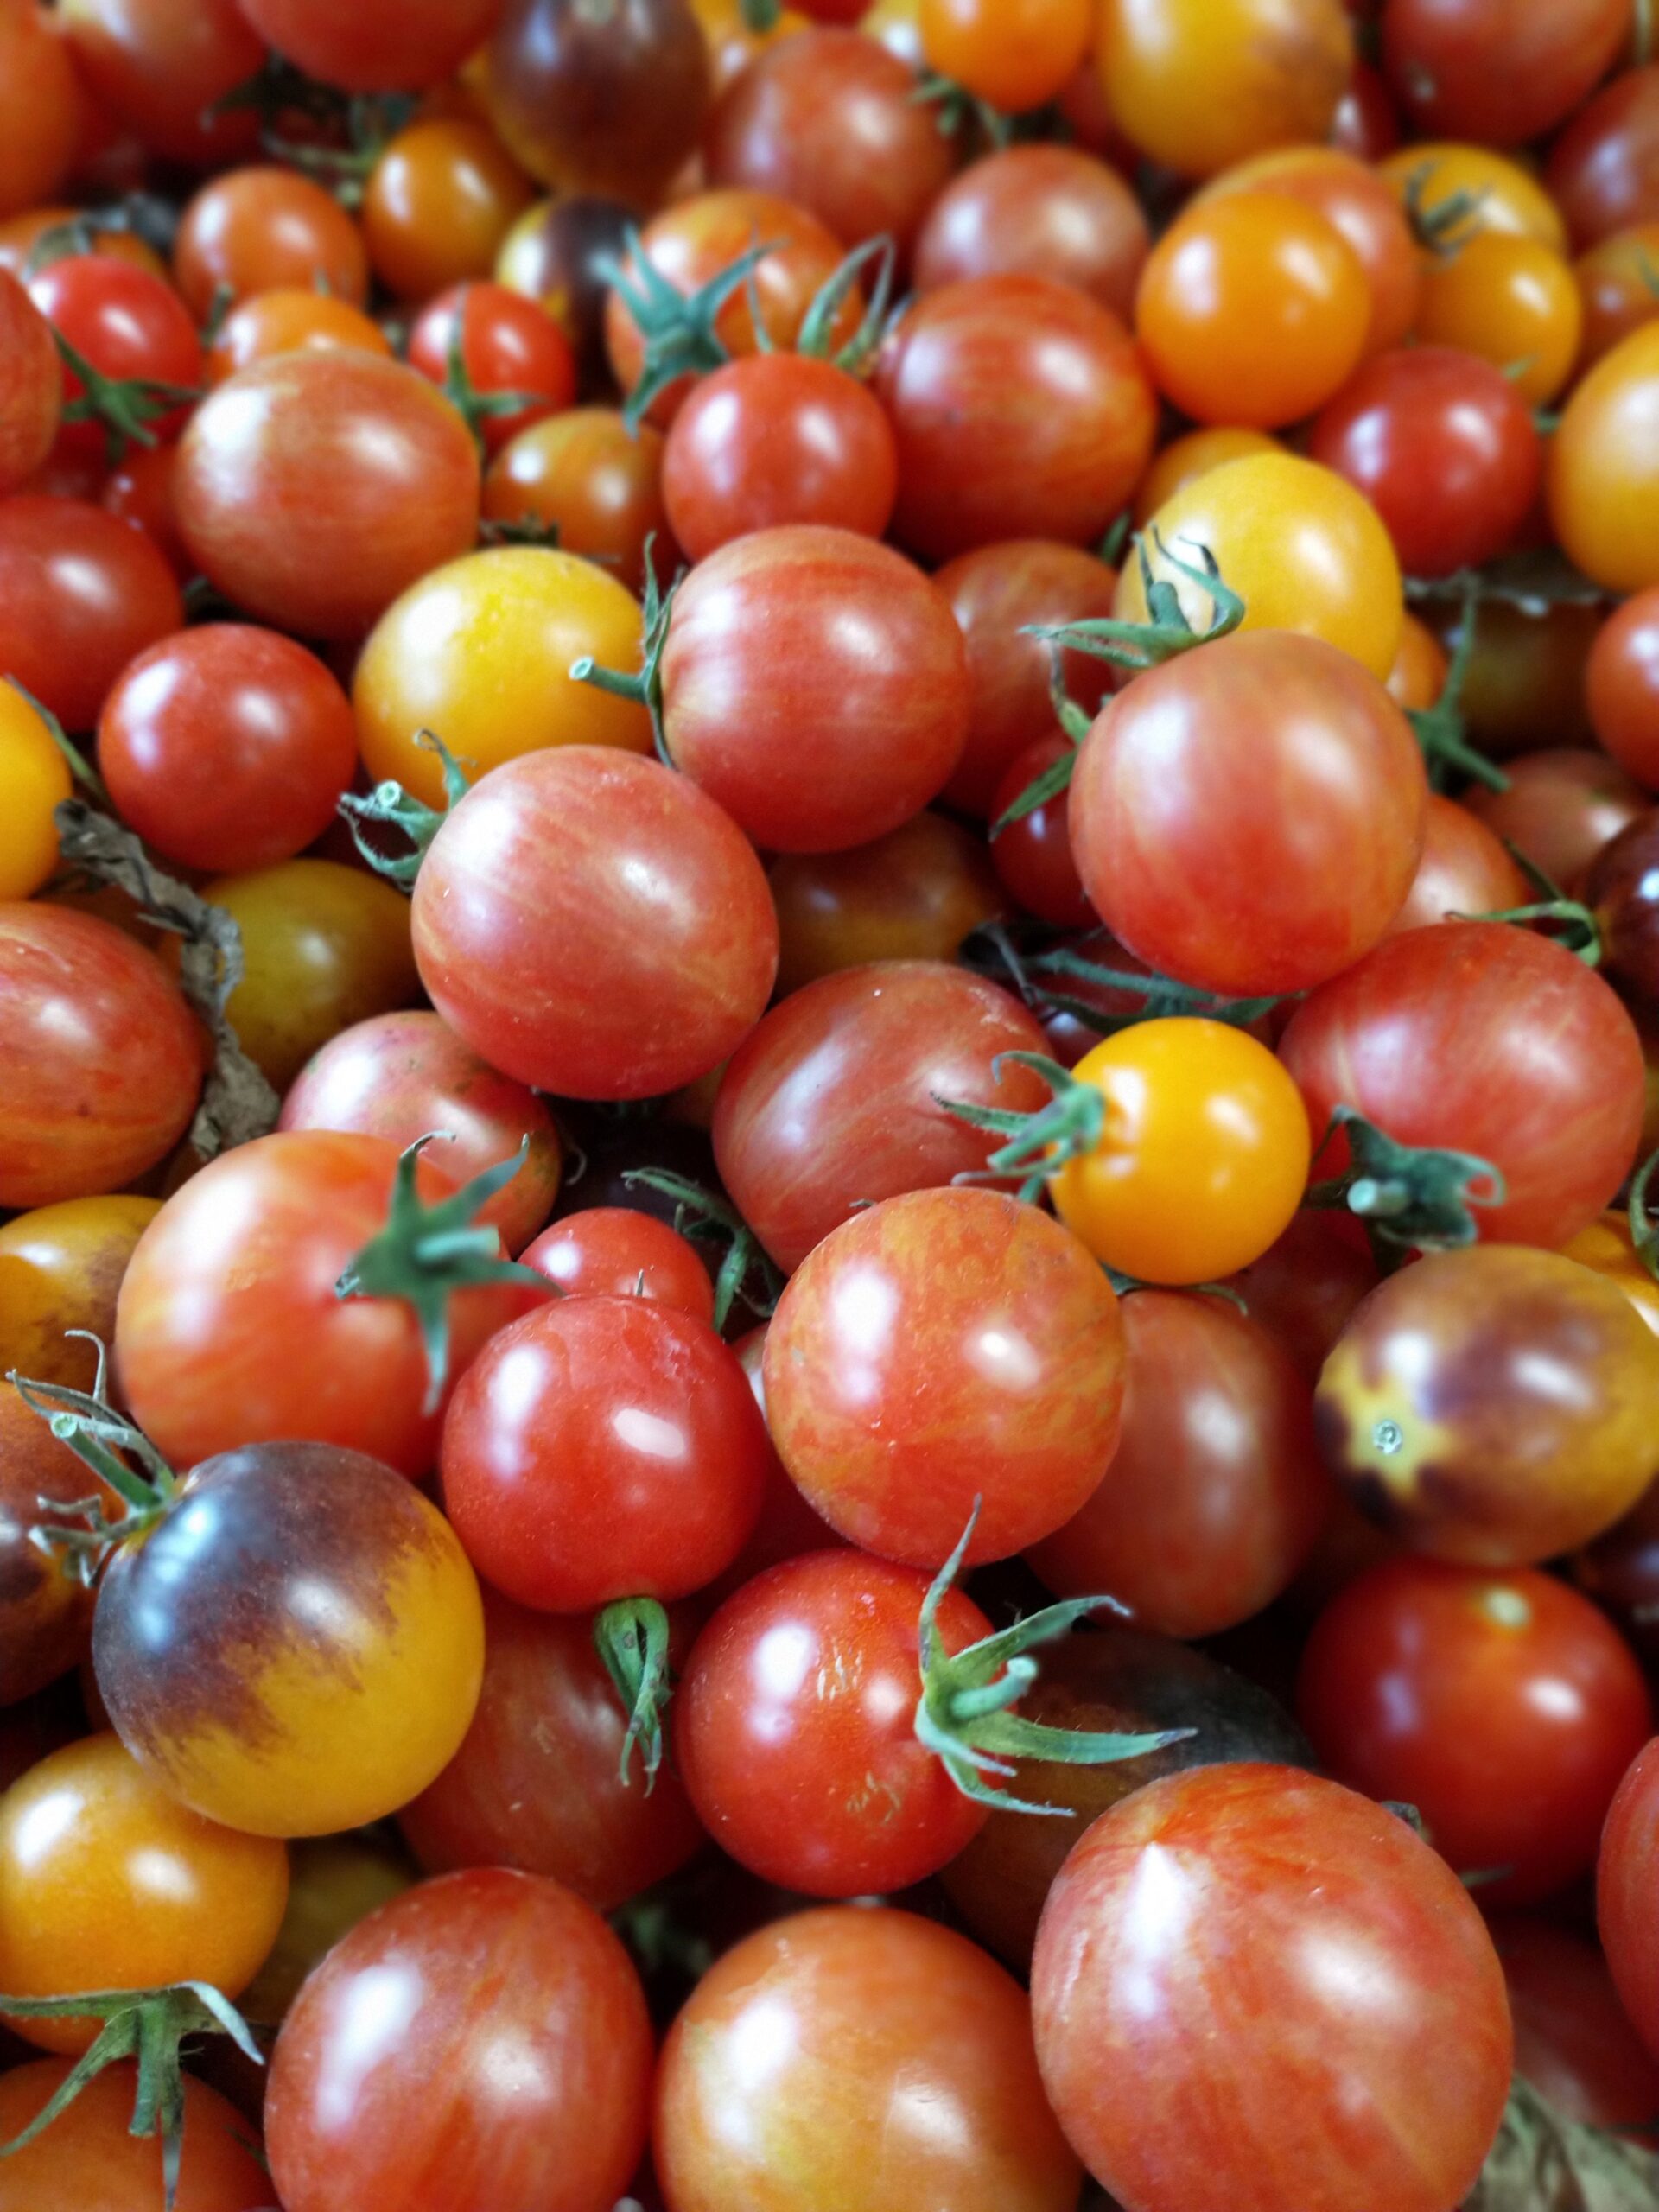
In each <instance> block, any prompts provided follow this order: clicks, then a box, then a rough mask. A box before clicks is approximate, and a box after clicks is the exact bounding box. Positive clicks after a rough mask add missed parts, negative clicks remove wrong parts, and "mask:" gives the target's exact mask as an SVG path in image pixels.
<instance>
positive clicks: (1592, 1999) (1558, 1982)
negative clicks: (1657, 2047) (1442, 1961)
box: [1491, 1912, 1659, 2132]
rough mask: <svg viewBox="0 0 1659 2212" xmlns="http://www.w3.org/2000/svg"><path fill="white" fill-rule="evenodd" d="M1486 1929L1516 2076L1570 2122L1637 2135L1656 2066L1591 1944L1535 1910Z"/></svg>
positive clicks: (1657, 2091)
mask: <svg viewBox="0 0 1659 2212" xmlns="http://www.w3.org/2000/svg"><path fill="white" fill-rule="evenodd" d="M1491 1932H1492V1941H1493V1942H1495V1943H1496V1944H1497V1955H1498V1957H1499V1958H1500V1959H1501V1960H1502V1961H1503V1980H1504V1983H1505V1985H1506V1986H1507V1987H1508V1990H1509V1993H1510V2012H1511V2013H1512V2014H1513V2015H1514V2018H1515V2070H1516V2073H1517V2074H1519V2075H1521V2076H1522V2079H1523V2080H1525V2081H1528V2082H1531V2083H1532V2085H1533V2087H1534V2088H1535V2089H1536V2090H1538V2091H1539V2093H1540V2094H1541V2095H1542V2096H1544V2097H1546V2098H1547V2099H1548V2101H1549V2102H1550V2103H1551V2104H1552V2105H1553V2106H1554V2107H1555V2110H1556V2111H1557V2112H1559V2113H1565V2114H1566V2115H1567V2118H1568V2119H1569V2120H1582V2121H1584V2122H1585V2124H1586V2126H1591V2127H1621V2128H1640V2129H1642V2130H1643V2131H1644V2132H1645V2131H1646V2130H1647V2128H1648V2127H1649V2125H1650V2123H1651V2120H1652V2117H1653V2113H1654V2110H1655V2100H1656V2098H1659V2064H1656V2062H1655V2061H1654V2060H1653V2059H1652V2058H1650V2057H1649V2055H1648V2053H1647V2051H1646V2050H1644V2049H1643V2045H1642V2041H1641V2038H1640V2037H1638V2036H1637V2032H1636V2031H1635V2029H1634V2028H1632V2027H1631V2025H1630V2020H1629V2018H1628V2017H1627V2015H1626V2013H1625V2012H1624V2007H1623V2006H1622V2005H1620V2003H1619V2001H1618V1992H1617V1991H1616V1990H1615V1989H1614V1987H1613V1979H1612V1976H1611V1974H1609V1973H1608V1971H1607V1962H1606V1961H1605V1959H1604V1958H1603V1957H1602V1955H1601V1953H1600V1951H1599V1949H1598V1948H1597V1947H1596V1945H1595V1944H1594V1943H1593V1942H1586V1941H1585V1939H1584V1938H1583V1937H1582V1936H1575V1935H1573V1934H1572V1933H1571V1932H1570V1930H1568V1929H1565V1928H1560V1927H1557V1926H1556V1924H1555V1923H1554V1922H1553V1921H1549V1920H1546V1919H1544V1918H1543V1917H1542V1916H1541V1915H1539V1914H1534V1913H1519V1912H1517V1913H1505V1914H1503V1915H1501V1916H1499V1917H1498V1918H1497V1919H1496V1920H1495V1921H1493V1922H1492V1923H1491Z"/></svg>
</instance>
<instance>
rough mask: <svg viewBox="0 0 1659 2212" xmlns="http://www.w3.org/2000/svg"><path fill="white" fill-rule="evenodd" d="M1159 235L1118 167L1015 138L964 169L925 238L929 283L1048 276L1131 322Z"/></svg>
mask: <svg viewBox="0 0 1659 2212" xmlns="http://www.w3.org/2000/svg"><path fill="white" fill-rule="evenodd" d="M1149 244H1150V240H1149V238H1148V236H1147V219H1146V217H1145V215H1144V214H1143V213H1141V203H1140V201H1139V200H1137V199H1136V198H1135V194H1134V193H1133V192H1131V191H1130V189H1129V188H1128V185H1127V184H1125V182H1124V181H1123V179H1122V177H1121V176H1119V175H1118V174H1117V173H1116V170H1115V169H1112V168H1108V166H1107V164H1106V163H1105V162H1103V161H1097V160H1096V158H1095V157H1094V156H1093V155H1092V154H1085V153H1083V152H1081V151H1080V150H1079V149H1077V147H1075V146H1006V147H1004V148H1003V149H1001V151H1000V152H998V153H995V154H988V155H987V156H985V158H984V159H983V160H982V161H977V162H973V163H971V164H970V166H969V168H965V169H964V170H963V173H962V175H960V176H959V177H957V178H956V179H955V180H954V181H953V182H951V183H950V184H948V185H946V187H945V188H944V191H943V192H942V193H940V194H939V196H938V199H937V200H935V201H934V202H933V205H932V207H931V208H930V209H929V211H928V215H927V219H926V221H925V223H924V224H923V226H922V228H921V232H920V233H919V235H918V238H917V240H916V253H915V266H914V269H913V270H912V276H913V277H914V280H915V284H916V289H918V291H921V292H931V291H936V290H937V289H938V287H939V286H940V285H941V284H951V283H957V282H958V281H959V280H960V279H962V278H964V277H1050V278H1052V280H1053V281H1054V282H1055V283H1060V284H1071V285H1074V286H1075V287H1076V289H1077V290H1078V291H1080V292H1087V293H1088V294H1089V296H1090V298H1091V299H1094V300H1096V301H1097V302H1099V304H1100V305H1101V306H1102V307H1103V308H1110V309H1111V311H1112V313H1113V314H1114V315H1119V316H1121V317H1122V319H1123V320H1124V321H1128V317H1129V315H1130V313H1131V311H1132V310H1133V308H1134V306H1135V282H1136V279H1137V278H1138V277H1139V276H1140V274H1141V266H1142V264H1143V263H1144V262H1145V260H1146V257H1147V248H1148V245H1149Z"/></svg>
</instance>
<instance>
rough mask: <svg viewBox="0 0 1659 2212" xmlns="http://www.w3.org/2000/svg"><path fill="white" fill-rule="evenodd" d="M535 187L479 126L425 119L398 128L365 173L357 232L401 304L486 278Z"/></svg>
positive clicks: (446, 119) (459, 120)
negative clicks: (372, 165)
mask: <svg viewBox="0 0 1659 2212" xmlns="http://www.w3.org/2000/svg"><path fill="white" fill-rule="evenodd" d="M535 196H536V194H535V188H534V186H533V185H532V184H531V181H530V179H529V178H528V177H527V176H526V175H525V174H524V171H523V169H521V168H519V166H518V162H515V161H514V160H513V158H512V155H511V154H510V153H508V151H507V149H506V148H505V146H504V145H503V144H502V143H501V141H500V140H499V138H498V137H496V136H495V134H494V132H493V130H489V129H488V128H487V127H486V125H485V124H482V123H477V122H472V121H469V120H468V119H467V118H465V117H461V116H432V117H425V118H422V119H421V120H419V121H418V122H415V123H411V124H410V125H409V126H408V128H407V129H406V130H400V131H399V132H398V133H397V137H395V138H393V139H392V140H391V143H390V144H389V145H388V146H387V147H386V149H385V152H384V153H383V154H382V155H381V156H380V158H379V160H378V162H376V163H375V165H374V168H372V170H371V171H370V174H369V182H368V188H367V190H366V191H365V194H364V195H363V235H364V238H365V241H366V243H367V245H368V249H369V260H370V263H371V264H372V267H373V270H374V273H375V275H376V276H377V277H378V278H379V279H380V281H381V283H383V284H385V286H386V287H387V289H389V290H391V291H393V292H396V293H397V296H398V298H399V299H402V300H429V299H431V298H432V297H433V296H435V294H437V293H439V292H447V291H448V289H449V287H450V286H451V285H452V284H464V283H467V282H468V280H469V279H472V278H474V277H487V276H488V275H489V274H490V272H491V270H493V267H494V265H495V257H496V255H497V253H498V252H499V250H500V246H501V242H502V240H503V239H504V238H505V237H506V235H507V232H509V231H510V230H511V229H512V226H513V225H514V224H515V223H516V222H517V221H518V218H519V216H520V215H522V214H523V213H524V210H525V208H526V207H529V206H530V203H531V200H533V199H534V198H535Z"/></svg>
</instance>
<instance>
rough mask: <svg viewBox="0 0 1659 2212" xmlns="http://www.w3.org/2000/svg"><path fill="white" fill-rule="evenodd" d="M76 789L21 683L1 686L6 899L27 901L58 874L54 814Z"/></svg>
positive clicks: (2, 888) (1, 882)
mask: <svg viewBox="0 0 1659 2212" xmlns="http://www.w3.org/2000/svg"><path fill="white" fill-rule="evenodd" d="M73 788H74V786H73V779H71V777H70V773H69V764H68V762H67V760H65V759H64V757H63V755H62V753H60V751H59V750H58V747H57V744H56V742H55V741H54V738H53V736H52V733H51V732H50V730H49V729H48V728H47V726H46V722H45V720H44V718H43V717H42V716H41V715H40V714H39V713H38V712H37V711H36V709H35V708H34V707H33V706H31V705H30V703H29V701H28V700H27V699H26V698H25V697H24V696H23V695H22V692H21V691H20V690H18V688H17V686H16V684H15V683H3V682H0V793H3V797H4V808H3V812H0V899H5V900H11V899H27V898H29V896H30V894H31V893H34V892H36V891H38V890H39V889H40V887H41V885H42V884H43V883H44V882H45V881H46V880H47V879H48V876H50V875H52V874H54V872H55V870H56V868H57V865H58V827H57V823H56V821H55V820H54V808H56V807H57V806H59V805H60V804H61V803H62V801H63V800H65V799H67V798H69V797H70V795H71V793H72V792H73Z"/></svg>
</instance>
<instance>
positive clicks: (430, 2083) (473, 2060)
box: [265, 1867, 652, 2212]
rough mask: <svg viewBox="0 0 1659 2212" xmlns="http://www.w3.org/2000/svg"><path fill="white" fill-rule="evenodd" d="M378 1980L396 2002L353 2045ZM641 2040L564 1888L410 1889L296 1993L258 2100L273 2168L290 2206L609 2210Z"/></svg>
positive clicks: (644, 2080) (643, 2083) (642, 2058)
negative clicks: (384, 2021)
mask: <svg viewBox="0 0 1659 2212" xmlns="http://www.w3.org/2000/svg"><path fill="white" fill-rule="evenodd" d="M388 1990H396V1991H397V1993H399V1995H400V1997H401V1998H402V1999H403V2002H402V2004H401V2005H400V2006H399V2009H398V2012H397V2021H396V2025H395V2026H391V2025H389V2026H388V2029H387V2030H386V2031H385V2032H384V2033H383V2034H382V2036H381V2037H378V2039H377V2041H376V2043H375V2044H374V2047H373V2050H372V2055H371V2054H368V2053H365V2051H364V2049H363V2044H362V2039H361V2038H362V2031H361V2027H360V2025H359V2023H360V2021H361V2018H362V2017H363V2012H364V2007H365V2004H366V2003H368V2002H370V2001H371V2000H372V1995H373V1993H375V1992H377V1991H388ZM651 2040H652V2039H651V2025H650V2022H649V2020H648V2019H647V2018H646V2014H645V1996H644V1993H643V1992H642V1991H641V1989H640V1987H639V1977H638V1975H637V1974H635V1973H634V1971H633V1968H632V1965H631V1964H630V1963H629V1961H628V1957H627V1954H626V1952H625V1951H624V1950H623V1948H622V1946H621V1944H620V1942H618V1941H617V1939H616V1937H615V1936H613V1935H612V1933H611V1931H610V1930H609V1929H608V1928H607V1927H606V1926H605V1924H604V1923H603V1922H602V1921H601V1919H600V1918H599V1916H598V1915H597V1914H596V1913H594V1911H592V1910H590V1909H589V1907H588V1906H587V1905H585V1904H582V1900H581V1899H580V1898H579V1897H575V1896H574V1895H573V1894H572V1893H571V1892H570V1891H569V1890H566V1889H563V1888H562V1887H561V1886H560V1885H559V1884H558V1883H556V1882H550V1881H545V1880H543V1879H540V1878H537V1876H535V1875H533V1874H519V1873H515V1872H512V1871H511V1870H509V1869H508V1868H505V1867H480V1868H479V1869H477V1870H475V1871H474V1872H469V1873H461V1874H449V1875H445V1876H443V1877H442V1878H440V1879H439V1880H437V1881H435V1882H424V1883H422V1884H421V1885H418V1886H417V1887H416V1888H415V1889H412V1890H408V1891H404V1895H403V1896H402V1897H395V1898H394V1899H393V1900H392V1902H391V1904H388V1905H384V1906H382V1907H381V1909H380V1910H379V1911H378V1912H374V1913H371V1914H370V1916H369V1917H368V1918H367V1919H366V1920H364V1921H360V1922H359V1923H358V1925H357V1926H356V1927H355V1928H354V1929H352V1931H351V1933H350V1934H349V1935H348V1936H346V1937H345V1938H344V1939H343V1940H342V1942H340V1943H339V1944H337V1945H336V1946H335V1948H334V1950H333V1951H331V1952H330V1953H329V1955H328V1956H327V1958H326V1959H325V1960H324V1961H323V1962H322V1964H321V1966H320V1967H318V1968H317V1970H316V1972H315V1974H313V1975H312V1976H311V1978H310V1980H308V1982H307V1983H306V1984H305V1986H304V1987H303V1988H302V1990H301V1992H300V1993H299V1996H298V1997H297V1998H296V1999H295V2003H294V2007H293V2010H292V2011H291V2012H289V2016H288V2018H287V2020H286V2021H285V2022H284V2023H283V2032H282V2034H281V2035H280V2036H279V2037H278V2038H277V2049H276V2052H275V2054H274V2055H273V2057H272V2061H271V2069H270V2090H269V2092H268V2094H267V2097H266V2102H265V2132H266V2142H267V2145H268V2147H269V2150H270V2164H271V2175H272V2178H273V2180H274V2181H275V2183H276V2185H277V2190H278V2192H279V2194H280V2195H281V2196H282V2199H283V2203H284V2205H285V2206H287V2207H288V2208H289V2212H359V2208H361V2207H364V2206H366V2205H369V2204H372V2203H375V2202H383V2203H386V2204H391V2203H415V2202H419V2193H420V2192H423V2191H424V2192H425V2193H426V2194H427V2196H429V2198H430V2200H431V2201H432V2202H446V2201H447V2202H449V2203H452V2204H454V2205H456V2206H457V2207H459V2206H461V2205H464V2204H471V2205H477V2206H480V2208H481V2207H482V2206H484V2205H486V2204H487V2205H488V2206H489V2207H490V2208H491V2212H608V2208H609V2207H610V2205H611V2204H612V2203H613V2202H614V2201H615V2199H616V2197H617V2196H619V2195H620V2193H621V2192H622V2190H624V2189H625V2188H626V2183H627V2179H628V2176H629V2175H630V2173H631V2172H632V2170H633V2167H634V2164H635V2162H636V2161H637V2159H638V2158H639V2153H640V2151H641V2150H642V2149H643V2147H644V2144H645V2120H646V2106H647V2100H648V2096H649V2090H650V2079H651V2059H652V2048H651ZM505 2044H510V2045H511V2048H512V2050H514V2051H515V2052H517V2053H519V2054H520V2055H521V2056H520V2063H518V2065H517V2066H515V2067H514V2068H513V2069H512V2074H511V2076H510V2077H509V2076H508V2075H505V2074H504V2072H503V2070H502V2069H501V2068H500V2066H499V2060H498V2055H499V2052H500V2050H502V2049H503V2048H504V2047H505ZM381 2192H385V2194H384V2195H383V2194H381Z"/></svg>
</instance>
